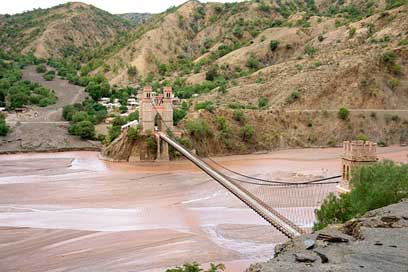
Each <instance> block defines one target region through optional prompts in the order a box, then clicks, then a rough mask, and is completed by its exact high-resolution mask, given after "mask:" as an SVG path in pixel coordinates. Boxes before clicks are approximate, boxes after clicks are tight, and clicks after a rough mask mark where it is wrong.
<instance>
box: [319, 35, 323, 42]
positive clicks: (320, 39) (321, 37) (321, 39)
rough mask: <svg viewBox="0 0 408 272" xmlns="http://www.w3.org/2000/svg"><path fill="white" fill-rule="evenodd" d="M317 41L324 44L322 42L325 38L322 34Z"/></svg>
mask: <svg viewBox="0 0 408 272" xmlns="http://www.w3.org/2000/svg"><path fill="white" fill-rule="evenodd" d="M317 40H318V41H319V42H322V41H323V40H324V36H323V35H322V34H320V35H319V36H318V37H317Z"/></svg>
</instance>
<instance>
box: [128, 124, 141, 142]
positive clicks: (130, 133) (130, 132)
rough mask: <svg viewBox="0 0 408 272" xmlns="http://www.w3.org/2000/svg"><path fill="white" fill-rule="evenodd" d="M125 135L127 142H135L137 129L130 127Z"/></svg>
mask: <svg viewBox="0 0 408 272" xmlns="http://www.w3.org/2000/svg"><path fill="white" fill-rule="evenodd" d="M127 135H128V138H129V140H131V141H133V140H136V139H137V138H138V137H139V127H130V128H129V130H128V134H127Z"/></svg>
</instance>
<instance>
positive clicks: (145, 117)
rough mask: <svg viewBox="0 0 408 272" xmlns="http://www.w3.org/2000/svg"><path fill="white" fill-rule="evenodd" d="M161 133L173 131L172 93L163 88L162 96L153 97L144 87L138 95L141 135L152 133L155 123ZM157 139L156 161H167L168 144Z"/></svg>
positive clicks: (150, 88) (168, 89)
mask: <svg viewBox="0 0 408 272" xmlns="http://www.w3.org/2000/svg"><path fill="white" fill-rule="evenodd" d="M156 121H157V127H158V129H159V130H160V131H161V132H164V133H166V131H167V129H170V130H171V131H172V130H173V91H172V88H171V87H164V88H163V94H160V95H157V96H156V95H155V94H154V93H153V88H152V87H151V86H146V87H144V88H143V91H142V92H141V93H139V124H140V125H141V126H142V131H143V133H149V132H151V133H154V132H155V125H156V124H155V122H156ZM156 138H157V160H169V147H168V144H167V143H166V142H164V141H162V140H161V139H160V137H158V135H156Z"/></svg>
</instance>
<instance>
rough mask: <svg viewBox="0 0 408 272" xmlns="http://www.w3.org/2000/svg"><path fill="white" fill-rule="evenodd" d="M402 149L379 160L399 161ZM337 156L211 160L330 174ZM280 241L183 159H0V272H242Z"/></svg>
mask: <svg viewBox="0 0 408 272" xmlns="http://www.w3.org/2000/svg"><path fill="white" fill-rule="evenodd" d="M407 153H408V148H407V147H388V148H380V149H379V156H380V158H389V159H393V160H396V161H401V162H406V161H407ZM340 155H341V149H337V148H330V149H297V150H286V151H279V152H274V153H268V154H262V155H246V156H231V157H222V158H216V160H217V161H219V162H221V163H222V164H223V165H225V166H227V167H230V168H232V169H234V170H237V171H240V172H244V173H247V174H250V175H257V176H260V177H268V178H279V177H287V176H293V175H299V174H302V175H316V176H322V175H335V174H338V173H339V172H340ZM283 241H285V237H283V236H282V235H281V234H280V233H278V232H277V231H276V230H275V229H273V228H272V227H271V226H269V225H268V224H267V222H265V221H264V220H263V219H262V218H260V217H259V216H258V215H256V214H255V213H254V212H252V211H251V210H250V209H248V208H247V207H246V206H245V205H243V204H242V203H241V202H240V201H239V200H237V199H236V198H235V197H234V196H232V195H231V194H230V193H228V192H227V191H225V189H224V188H223V187H221V186H220V185H219V184H217V183H216V182H215V181H213V180H212V179H211V178H209V177H208V176H206V175H205V174H203V173H201V172H200V171H199V170H198V169H197V168H195V166H194V165H192V164H191V163H190V162H188V161H184V160H183V161H176V162H168V163H165V162H161V163H138V164H128V163H111V162H105V161H101V160H99V159H98V154H97V153H96V152H64V153H41V154H40V153H37V154H20V155H2V156H0V248H1V250H0V271H165V269H166V268H168V267H172V266H175V265H181V264H183V263H184V262H192V261H197V262H199V263H203V264H208V263H209V262H215V263H219V262H222V263H225V264H226V265H227V271H230V272H233V271H243V270H244V269H245V268H246V267H247V266H248V265H249V264H250V263H254V262H257V261H264V260H267V259H269V258H271V257H272V256H273V249H274V246H275V245H276V244H277V243H281V242H283Z"/></svg>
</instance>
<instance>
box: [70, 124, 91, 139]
mask: <svg viewBox="0 0 408 272" xmlns="http://www.w3.org/2000/svg"><path fill="white" fill-rule="evenodd" d="M68 132H69V133H70V134H72V135H77V136H81V138H82V139H94V138H95V126H94V124H93V123H92V122H90V121H81V122H78V123H74V124H72V125H71V126H70V127H69V129H68Z"/></svg>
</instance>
